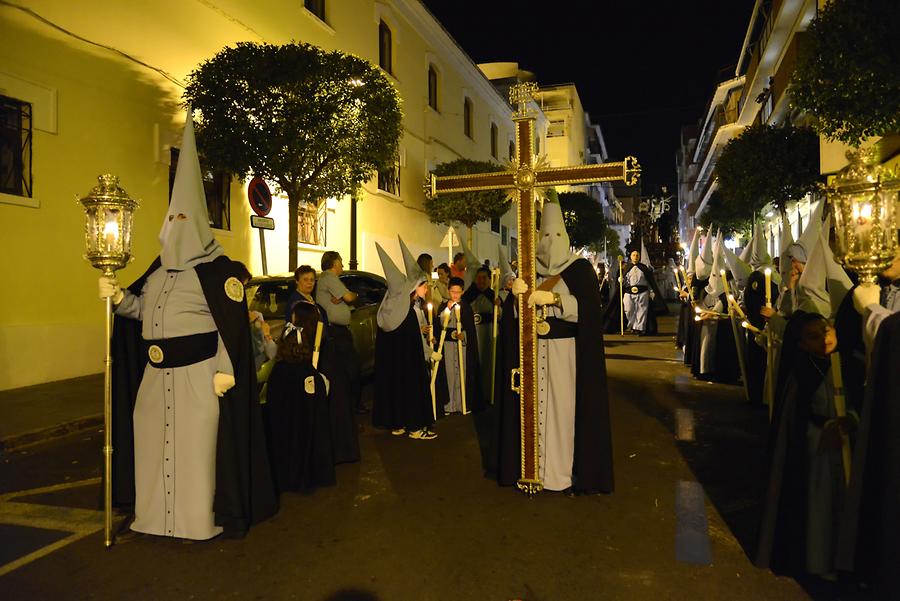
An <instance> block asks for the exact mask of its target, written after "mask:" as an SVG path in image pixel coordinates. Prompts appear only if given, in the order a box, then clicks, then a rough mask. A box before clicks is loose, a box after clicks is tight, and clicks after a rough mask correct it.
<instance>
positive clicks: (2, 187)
mask: <svg viewBox="0 0 900 601" xmlns="http://www.w3.org/2000/svg"><path fill="white" fill-rule="evenodd" d="M31 183H32V182H31V104H29V103H27V102H23V101H21V100H16V99H14V98H7V97H6V96H0V192H3V193H5V194H12V195H15V196H24V197H26V198H31V195H32V194H31V193H32V191H31Z"/></svg>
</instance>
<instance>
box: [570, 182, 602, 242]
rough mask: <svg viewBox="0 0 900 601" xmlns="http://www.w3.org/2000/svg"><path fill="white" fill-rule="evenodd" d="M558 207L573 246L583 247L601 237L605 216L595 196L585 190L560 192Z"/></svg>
mask: <svg viewBox="0 0 900 601" xmlns="http://www.w3.org/2000/svg"><path fill="white" fill-rule="evenodd" d="M559 208H560V209H561V210H562V214H563V221H564V222H565V224H566V232H567V233H568V234H569V242H570V243H571V244H572V246H573V247H575V248H584V247H585V246H590V245H591V243H593V242H597V241H599V240H602V239H603V236H604V234H605V232H606V218H605V217H604V216H603V210H602V209H601V208H600V203H599V202H598V201H597V199H596V198H594V197H593V196H591V195H590V194H587V193H585V192H560V193H559Z"/></svg>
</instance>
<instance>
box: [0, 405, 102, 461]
mask: <svg viewBox="0 0 900 601" xmlns="http://www.w3.org/2000/svg"><path fill="white" fill-rule="evenodd" d="M98 426H100V427H102V426H103V414H99V415H88V416H86V417H80V418H78V419H74V420H72V421H69V422H66V423H63V424H57V425H55V426H50V427H47V428H39V429H37V430H31V431H30V432H23V433H22V434H12V435H10V436H7V437H6V438H3V439H0V452H7V451H12V450H16V449H21V448H23V447H27V446H31V445H34V444H38V443H42V442H48V441H50V440H53V439H56V438H61V437H63V436H66V435H67V434H72V433H74V432H80V431H82V430H88V429H90V428H95V427H98Z"/></svg>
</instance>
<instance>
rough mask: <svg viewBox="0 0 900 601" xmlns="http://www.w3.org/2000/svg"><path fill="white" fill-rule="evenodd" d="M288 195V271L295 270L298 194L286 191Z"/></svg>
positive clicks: (294, 191)
mask: <svg viewBox="0 0 900 601" xmlns="http://www.w3.org/2000/svg"><path fill="white" fill-rule="evenodd" d="M287 195H288V269H289V270H290V271H291V272H293V271H294V270H295V269H297V243H298V240H297V225H298V224H297V220H298V211H299V209H300V194H299V192H297V191H296V190H287Z"/></svg>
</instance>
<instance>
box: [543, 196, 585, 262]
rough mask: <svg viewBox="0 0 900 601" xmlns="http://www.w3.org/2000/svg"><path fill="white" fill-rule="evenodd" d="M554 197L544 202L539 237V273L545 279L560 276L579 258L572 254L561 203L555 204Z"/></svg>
mask: <svg viewBox="0 0 900 601" xmlns="http://www.w3.org/2000/svg"><path fill="white" fill-rule="evenodd" d="M554 196H555V195H551V198H548V199H547V200H546V201H544V209H543V211H541V229H540V231H539V232H538V237H537V253H536V256H535V260H536V262H537V272H538V274H539V275H542V276H544V277H548V276H554V275H559V274H560V273H562V271H563V270H564V269H565V268H566V267H568V266H569V265H571V264H572V262H573V261H575V260H576V259H577V258H578V256H577V255H575V254H573V253H572V248H571V245H570V244H569V234H568V233H566V224H565V222H564V221H563V215H562V209H561V208H560V206H559V202H553V200H552V197H554Z"/></svg>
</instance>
